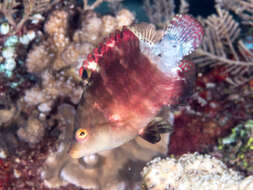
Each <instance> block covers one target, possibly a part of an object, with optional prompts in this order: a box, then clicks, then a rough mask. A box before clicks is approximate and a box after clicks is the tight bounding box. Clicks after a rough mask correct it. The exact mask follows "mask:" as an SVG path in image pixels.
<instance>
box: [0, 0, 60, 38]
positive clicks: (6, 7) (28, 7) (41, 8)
mask: <svg viewBox="0 0 253 190" xmlns="http://www.w3.org/2000/svg"><path fill="white" fill-rule="evenodd" d="M59 1H60V0H54V1H49V0H39V1H36V0H23V1H22V2H20V1H16V0H12V1H9V0H4V1H3V2H1V3H0V12H1V13H3V15H4V16H5V18H6V19H7V21H8V23H9V24H10V25H11V26H12V28H13V29H14V30H13V31H12V33H13V34H14V33H18V32H20V31H21V29H22V28H23V27H24V24H25V23H26V21H28V20H29V19H31V18H32V15H33V14H35V13H43V12H45V11H47V10H49V9H50V8H51V7H52V6H53V5H55V4H56V3H58V2H59ZM21 4H22V6H23V10H21V9H18V7H20V5H21ZM21 11H23V12H24V14H20V15H23V16H22V17H21V18H19V19H17V17H15V16H14V15H17V13H18V12H21Z"/></svg>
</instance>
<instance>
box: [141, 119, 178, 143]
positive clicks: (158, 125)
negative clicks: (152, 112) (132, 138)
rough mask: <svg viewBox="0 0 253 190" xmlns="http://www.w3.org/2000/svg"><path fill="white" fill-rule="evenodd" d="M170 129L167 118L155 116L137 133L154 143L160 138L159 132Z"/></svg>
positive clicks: (167, 131)
mask: <svg viewBox="0 0 253 190" xmlns="http://www.w3.org/2000/svg"><path fill="white" fill-rule="evenodd" d="M172 130H173V129H172V125H171V123H170V122H169V121H168V120H165V119H164V118H162V117H155V119H154V120H152V121H151V122H150V123H149V124H148V125H147V127H146V128H145V129H144V130H142V132H141V133H140V134H139V135H140V136H141V137H142V138H143V139H145V140H146V141H148V142H150V143H152V144H155V143H158V142H159V141H160V140H161V136H160V134H162V133H171V132H172Z"/></svg>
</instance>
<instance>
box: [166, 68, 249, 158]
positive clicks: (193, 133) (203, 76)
mask: <svg viewBox="0 0 253 190" xmlns="http://www.w3.org/2000/svg"><path fill="white" fill-rule="evenodd" d="M222 71H223V70H222V68H214V69H212V70H210V71H209V72H207V73H201V72H199V73H198V77H197V79H196V92H195V93H194V94H193V96H192V97H190V98H189V99H188V104H187V105H186V106H182V107H180V108H179V109H178V110H177V111H176V112H175V122H174V126H173V127H174V132H173V133H172V135H171V141H170V145H169V153H170V154H175V155H180V154H184V153H188V152H196V151H198V152H205V151H206V150H208V149H209V148H210V147H212V146H213V145H216V143H217V141H218V139H219V138H222V137H225V136H227V135H228V134H229V133H230V131H231V129H232V128H233V127H234V126H236V125H237V124H238V123H239V122H241V121H246V120H249V119H251V118H252V114H253V99H252V90H253V88H252V87H251V86H250V84H249V83H245V84H244V85H242V86H241V88H240V90H239V91H238V89H237V88H233V86H231V85H227V83H226V82H225V79H226V74H224V73H223V72H222Z"/></svg>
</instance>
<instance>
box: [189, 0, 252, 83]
mask: <svg viewBox="0 0 253 190" xmlns="http://www.w3.org/2000/svg"><path fill="white" fill-rule="evenodd" d="M216 11H217V14H218V15H215V14H213V15H211V16H209V17H208V18H207V19H202V20H201V22H202V24H203V25H204V27H205V34H206V35H205V37H204V41H203V43H202V45H201V48H200V49H198V50H197V51H196V54H195V55H193V56H192V57H191V58H192V60H193V62H194V63H197V64H199V66H201V67H203V66H207V65H212V66H214V65H215V66H221V65H222V66H224V71H223V72H224V73H228V77H227V78H226V81H227V82H229V83H231V84H233V85H234V86H239V85H242V84H244V83H245V82H248V81H250V80H251V79H252V72H253V69H252V68H253V53H252V52H251V51H249V50H248V49H247V48H246V47H245V45H244V43H243V41H242V39H240V37H241V35H242V34H241V30H240V25H239V23H238V22H236V21H235V19H234V18H233V16H232V15H231V14H230V13H229V12H228V11H227V10H225V9H223V8H221V7H220V6H219V4H217V5H216Z"/></svg>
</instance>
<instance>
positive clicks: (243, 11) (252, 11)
mask: <svg viewBox="0 0 253 190" xmlns="http://www.w3.org/2000/svg"><path fill="white" fill-rule="evenodd" d="M216 3H217V4H219V5H220V6H221V7H224V8H225V9H228V10H231V11H233V12H234V13H235V14H237V15H238V16H239V17H240V18H241V19H242V23H243V24H246V25H250V26H253V1H252V0H240V1H237V0H232V1H231V0H216Z"/></svg>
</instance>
